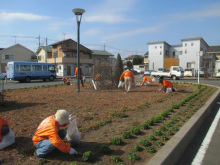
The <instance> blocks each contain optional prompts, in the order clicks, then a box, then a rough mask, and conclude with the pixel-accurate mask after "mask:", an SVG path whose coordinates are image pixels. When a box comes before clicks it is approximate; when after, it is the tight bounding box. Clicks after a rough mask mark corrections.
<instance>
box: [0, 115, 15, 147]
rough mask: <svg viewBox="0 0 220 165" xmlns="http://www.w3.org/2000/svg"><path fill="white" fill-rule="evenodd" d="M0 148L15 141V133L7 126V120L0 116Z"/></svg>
mask: <svg viewBox="0 0 220 165" xmlns="http://www.w3.org/2000/svg"><path fill="white" fill-rule="evenodd" d="M0 131H1V134H0V149H3V148H5V147H8V146H9V145H11V144H13V143H14V142H15V135H14V132H13V131H12V130H10V128H9V126H8V121H7V120H5V119H3V118H2V117H1V116H0Z"/></svg>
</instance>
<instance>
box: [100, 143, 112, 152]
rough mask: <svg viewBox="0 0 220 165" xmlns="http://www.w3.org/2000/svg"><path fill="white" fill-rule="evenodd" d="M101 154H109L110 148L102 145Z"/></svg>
mask: <svg viewBox="0 0 220 165" xmlns="http://www.w3.org/2000/svg"><path fill="white" fill-rule="evenodd" d="M100 152H101V153H103V154H108V153H110V152H111V149H110V148H109V146H108V145H102V146H101V147H100Z"/></svg>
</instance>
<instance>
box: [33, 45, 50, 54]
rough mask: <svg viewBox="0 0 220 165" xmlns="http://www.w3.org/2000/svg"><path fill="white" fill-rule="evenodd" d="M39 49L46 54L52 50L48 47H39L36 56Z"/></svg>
mask: <svg viewBox="0 0 220 165" xmlns="http://www.w3.org/2000/svg"><path fill="white" fill-rule="evenodd" d="M41 49H43V50H44V51H45V52H47V53H51V52H52V48H51V47H50V46H41V47H39V48H38V49H37V51H36V53H37V54H38V53H39V52H40V50H41Z"/></svg>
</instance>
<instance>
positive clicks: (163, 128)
mask: <svg viewBox="0 0 220 165" xmlns="http://www.w3.org/2000/svg"><path fill="white" fill-rule="evenodd" d="M158 130H159V131H166V128H165V127H164V126H160V127H159V128H158Z"/></svg>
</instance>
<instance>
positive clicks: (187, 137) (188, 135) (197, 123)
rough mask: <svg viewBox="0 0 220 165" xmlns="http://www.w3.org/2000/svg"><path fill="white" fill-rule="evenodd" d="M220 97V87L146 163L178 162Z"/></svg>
mask: <svg viewBox="0 0 220 165" xmlns="http://www.w3.org/2000/svg"><path fill="white" fill-rule="evenodd" d="M218 97H220V88H219V89H218V90H217V91H216V92H215V94H214V95H213V96H212V97H211V98H210V99H209V100H208V101H207V102H206V103H205V105H204V106H203V107H202V108H200V109H199V110H198V111H197V112H196V113H195V114H194V115H193V116H192V117H191V118H190V120H189V121H188V122H187V123H186V124H185V125H184V126H183V127H182V128H181V129H180V130H179V131H178V132H177V133H176V134H175V135H174V136H173V137H172V138H171V139H170V140H169V141H168V142H167V143H166V144H165V146H164V147H162V148H161V149H160V150H159V151H158V152H157V153H156V155H155V156H154V157H152V158H151V159H150V160H149V161H148V162H147V163H146V165H155V164H158V165H159V164H160V165H167V164H177V163H178V160H179V159H180V157H181V156H182V155H183V153H184V151H185V150H186V149H187V147H188V146H189V144H190V142H191V141H192V140H193V138H194V137H195V136H196V134H197V132H199V129H200V127H201V125H202V124H203V123H204V121H205V120H206V119H207V117H208V116H209V114H211V113H212V109H213V107H214V106H215V103H216V101H217V99H218Z"/></svg>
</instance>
